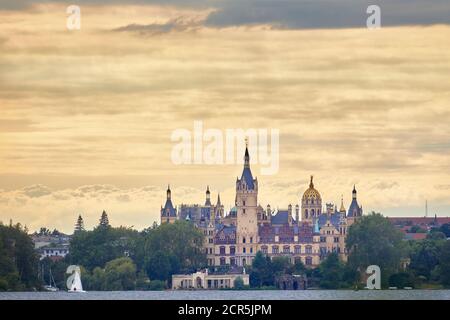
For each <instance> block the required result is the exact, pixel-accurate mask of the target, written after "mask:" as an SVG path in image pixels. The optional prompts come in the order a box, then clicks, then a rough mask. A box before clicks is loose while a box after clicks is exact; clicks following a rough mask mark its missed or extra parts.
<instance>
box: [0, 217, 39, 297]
mask: <svg viewBox="0 0 450 320" xmlns="http://www.w3.org/2000/svg"><path fill="white" fill-rule="evenodd" d="M38 261H39V257H38V255H37V253H36V252H35V250H34V244H33V241H32V240H31V238H30V236H29V235H28V234H27V232H26V230H25V229H24V228H22V226H21V225H20V224H19V223H18V224H16V225H13V224H12V223H11V224H10V225H9V226H4V225H3V224H0V280H2V287H7V288H8V290H25V289H33V288H34V289H39V288H40V286H41V282H40V281H39V279H38V277H37V274H38V272H37V267H38ZM5 283H6V285H5Z"/></svg>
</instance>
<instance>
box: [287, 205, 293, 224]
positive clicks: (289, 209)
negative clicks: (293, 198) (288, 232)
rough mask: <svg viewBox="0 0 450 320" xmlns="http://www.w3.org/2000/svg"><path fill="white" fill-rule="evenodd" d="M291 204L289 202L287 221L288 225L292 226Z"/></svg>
mask: <svg viewBox="0 0 450 320" xmlns="http://www.w3.org/2000/svg"><path fill="white" fill-rule="evenodd" d="M292 220H293V219H292V204H289V206H288V223H289V225H290V226H292Z"/></svg>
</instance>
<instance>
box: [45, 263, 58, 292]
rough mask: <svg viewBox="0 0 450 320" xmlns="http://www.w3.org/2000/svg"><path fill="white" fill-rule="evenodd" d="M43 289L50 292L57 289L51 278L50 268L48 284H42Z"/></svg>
mask: <svg viewBox="0 0 450 320" xmlns="http://www.w3.org/2000/svg"><path fill="white" fill-rule="evenodd" d="M44 289H45V290H47V291H50V292H56V291H59V289H58V287H57V286H56V282H55V278H53V274H52V269H49V284H48V285H46V286H44Z"/></svg>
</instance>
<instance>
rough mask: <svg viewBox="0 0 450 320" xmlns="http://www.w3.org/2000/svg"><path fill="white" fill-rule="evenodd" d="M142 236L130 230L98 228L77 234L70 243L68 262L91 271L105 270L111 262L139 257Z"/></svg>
mask: <svg viewBox="0 0 450 320" xmlns="http://www.w3.org/2000/svg"><path fill="white" fill-rule="evenodd" d="M142 241H143V239H142V236H141V234H140V233H139V232H138V231H136V230H132V229H130V228H125V227H120V228H112V227H101V226H100V227H97V228H95V229H94V230H93V231H84V232H76V233H75V234H74V236H73V238H72V240H71V242H70V254H69V256H68V257H67V261H68V262H70V263H72V264H77V265H82V266H84V267H86V268H87V269H88V270H89V271H92V270H93V269H94V268H95V267H100V268H104V267H105V264H106V263H107V262H109V261H111V260H114V259H117V258H121V257H124V256H129V257H130V258H132V259H134V258H136V257H137V255H138V250H137V249H138V247H139V245H140V244H139V243H140V242H142Z"/></svg>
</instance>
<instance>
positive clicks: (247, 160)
mask: <svg viewBox="0 0 450 320" xmlns="http://www.w3.org/2000/svg"><path fill="white" fill-rule="evenodd" d="M244 168H250V154H249V153H248V138H245V155H244Z"/></svg>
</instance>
